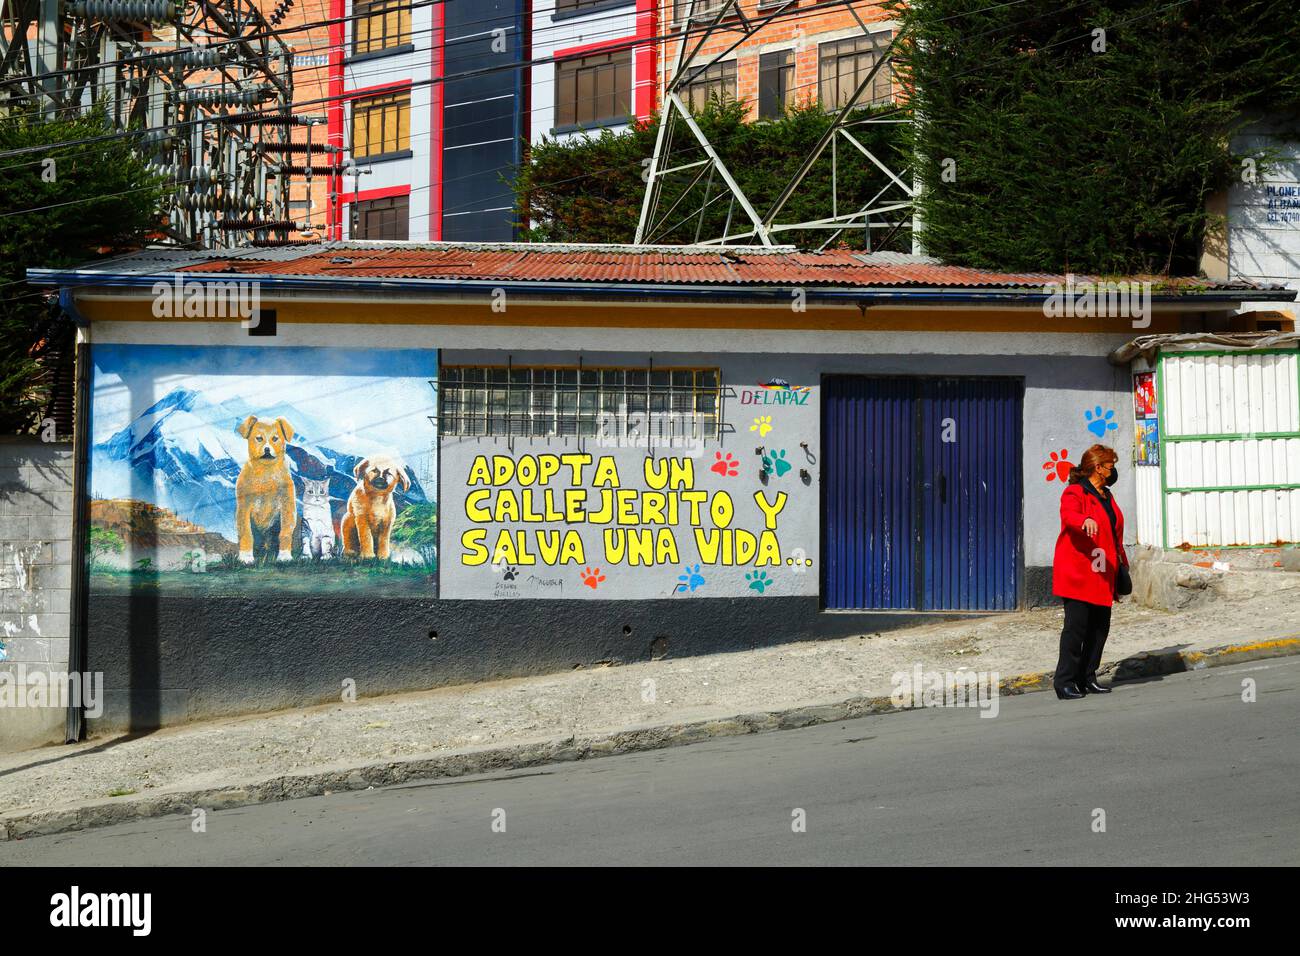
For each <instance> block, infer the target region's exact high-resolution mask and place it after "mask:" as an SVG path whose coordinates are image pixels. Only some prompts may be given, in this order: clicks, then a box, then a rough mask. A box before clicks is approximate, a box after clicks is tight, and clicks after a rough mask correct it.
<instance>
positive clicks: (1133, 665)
mask: <svg viewBox="0 0 1300 956" xmlns="http://www.w3.org/2000/svg"><path fill="white" fill-rule="evenodd" d="M1294 654H1300V635H1291V636H1287V637H1279V638H1273V639H1270V640H1266V641H1254V642H1250V643H1244V644H1225V645H1223V646H1219V647H1208V648H1196V649H1193V648H1164V649H1161V650H1157V651H1143V652H1141V653H1139V654H1135V655H1132V656H1130V657H1127V658H1124V659H1122V660H1120V661H1117V662H1115V663H1113V664H1110V665H1107V666H1106V667H1105V668H1103V669H1102V673H1103V674H1107V673H1108V674H1110V675H1111V676H1112V679H1113V680H1115V681H1118V682H1121V683H1122V682H1125V681H1129V680H1140V679H1146V678H1150V677H1156V676H1162V675H1167V674H1174V673H1182V672H1186V671H1193V670H1202V669H1205V668H1209V667H1220V666H1225V665H1229V664H1240V663H1244V662H1246V661H1252V660H1261V659H1264V658H1273V657H1287V656H1290V655H1294ZM1051 686H1052V674H1051V672H1050V671H1039V672H1031V673H1025V674H1017V675H1014V676H1011V677H1006V678H1002V679H1001V680H1000V682H999V685H998V687H999V692H1000V693H1002V694H1005V695H1018V694H1026V693H1033V692H1037V691H1042V690H1049V689H1051ZM911 709H915V708H913V707H910V706H909V707H899V706H897V705H896V704H895V703H894V702H893V700H892V699H891V698H889V697H851V698H848V699H847V700H843V701H837V702H833V703H829V704H828V703H821V704H808V705H803V706H799V707H792V708H786V709H783V710H776V711H764V712H759V713H751V714H741V715H737V716H735V717H729V718H725V717H724V718H717V717H714V718H710V719H708V720H702V721H695V722H691V723H684V724H660V725H654V726H649V727H632V728H627V729H624V730H618V731H612V732H607V733H599V734H592V735H589V736H583V737H572V736H571V737H562V738H553V739H550V740H543V741H536V742H530V743H521V744H510V745H505V746H496V747H480V748H471V749H465V750H458V751H454V752H451V753H445V754H433V755H429V756H423V757H409V758H405V759H402V760H395V761H384V762H373V761H372V762H368V763H364V764H357V765H348V766H341V767H337V766H336V767H331V768H322V769H319V770H316V771H312V772H309V773H302V774H282V775H276V776H272V777H267V778H264V779H260V780H244V781H239V782H234V783H231V784H229V785H227V786H222V787H211V788H203V789H196V790H188V791H184V790H176V791H170V792H164V793H156V794H146V795H139V796H134V797H133V798H130V799H128V798H116V799H113V800H107V801H94V802H86V803H80V804H75V805H71V806H67V807H56V808H51V809H48V810H24V811H18V812H15V813H11V814H3V815H0V841H5V840H15V839H25V838H27V837H34V836H48V835H51V834H55V833H66V832H69V831H73V830H85V829H90V828H92V827H101V826H110V825H112V824H116V823H127V822H131V821H133V820H142V819H148V818H151V817H160V816H167V815H169V814H185V815H186V816H188V815H190V814H191V813H192V812H193V810H194V809H195V808H199V807H201V808H204V809H208V810H212V809H227V808H232V807H242V806H251V805H254V804H259V803H270V802H274V801H280V800H296V799H299V798H302V797H314V796H325V795H328V794H331V793H339V792H343V791H348V790H366V789H369V788H371V787H386V786H392V785H394V784H400V783H409V782H412V781H416V780H432V779H438V778H444V777H446V778H451V777H463V776H467V775H471V774H482V773H495V772H500V771H504V770H520V769H526V768H532V767H539V766H544V765H546V764H553V763H564V762H569V761H574V760H589V759H593V758H596V757H606V756H613V755H617V754H626V753H637V752H643V751H648V750H659V749H663V748H666V747H675V746H683V745H686V744H692V743H699V742H702V741H705V740H715V739H720V738H725V737H739V736H746V735H749V734H756V733H765V732H768V731H773V730H792V729H795V728H798V727H810V726H813V725H816V724H827V723H835V722H837V721H841V720H852V719H855V718H858V717H866V716H870V715H872V714H884V713H893V712H898V711H903V710H911Z"/></svg>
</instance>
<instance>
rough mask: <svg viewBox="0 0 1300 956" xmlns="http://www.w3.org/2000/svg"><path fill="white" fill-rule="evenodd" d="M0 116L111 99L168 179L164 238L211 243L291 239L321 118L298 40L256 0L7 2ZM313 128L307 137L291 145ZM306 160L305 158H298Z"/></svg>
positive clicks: (2, 3)
mask: <svg viewBox="0 0 1300 956" xmlns="http://www.w3.org/2000/svg"><path fill="white" fill-rule="evenodd" d="M0 25H2V26H3V32H2V35H0V112H3V111H11V110H14V109H16V108H19V107H21V106H31V105H34V104H38V103H39V105H40V109H41V111H42V114H43V115H44V116H46V117H68V116H73V115H77V114H78V113H81V112H85V111H87V110H89V109H90V108H91V107H93V106H96V105H102V106H103V107H104V109H105V111H106V113H107V116H108V118H109V120H110V122H111V123H112V125H113V126H114V128H116V129H117V130H119V131H126V130H133V131H138V132H136V133H133V136H132V138H133V142H134V144H135V145H136V147H137V148H138V150H139V152H140V154H141V155H142V156H143V157H145V158H147V159H148V160H149V161H150V163H151V164H152V165H153V166H154V168H155V169H156V170H157V171H158V172H159V173H161V174H162V175H163V176H164V177H165V178H166V179H167V180H169V181H170V183H171V184H172V186H173V188H172V189H169V190H168V197H167V199H166V200H165V204H166V208H164V210H163V212H164V213H165V214H166V218H167V225H166V229H165V231H166V233H167V234H168V235H169V236H170V237H171V238H172V239H174V240H175V241H177V242H180V243H183V244H186V245H191V246H202V247H208V248H224V247H231V246H238V245H245V244H248V243H254V244H271V243H276V242H283V241H286V240H287V239H288V238H289V235H290V234H291V233H293V232H296V231H298V230H300V229H302V228H303V225H304V224H302V223H297V222H294V221H293V220H292V219H291V216H290V203H289V193H290V185H291V182H292V181H293V179H294V177H295V175H300V174H301V173H302V172H303V171H304V170H314V169H319V170H320V171H321V172H326V171H327V170H325V169H320V168H319V167H313V164H312V160H313V154H315V155H321V154H326V153H331V152H332V150H333V148H332V147H329V146H327V145H325V144H324V143H317V144H312V143H311V142H310V128H311V127H312V126H314V125H316V124H318V123H323V122H324V118H323V117H312V116H298V115H295V113H294V109H293V82H292V57H293V54H292V52H291V50H290V49H289V47H288V46H286V45H285V43H284V42H283V41H282V40H281V39H280V37H279V36H277V34H276V30H275V28H274V27H273V26H272V25H271V24H270V23H269V22H268V21H267V19H266V18H265V17H264V16H263V15H262V13H261V11H259V10H258V8H257V7H256V6H255V5H254V3H253V2H252V0H71V2H64V0H0ZM303 126H306V127H308V134H307V136H308V139H307V143H306V144H304V143H301V142H297V143H295V142H293V137H292V131H293V129H294V128H295V127H303ZM297 155H301V156H302V159H301V161H300V162H299V163H294V162H293V160H292V157H295V156H297Z"/></svg>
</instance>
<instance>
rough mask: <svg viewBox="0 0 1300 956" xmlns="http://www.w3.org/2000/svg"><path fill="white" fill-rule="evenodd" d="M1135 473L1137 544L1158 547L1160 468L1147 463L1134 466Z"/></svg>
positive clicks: (1160, 542)
mask: <svg viewBox="0 0 1300 956" xmlns="http://www.w3.org/2000/svg"><path fill="white" fill-rule="evenodd" d="M1133 470H1134V472H1136V474H1137V478H1136V486H1137V536H1138V537H1137V539H1138V544H1149V545H1152V546H1154V547H1157V548H1158V547H1160V546H1161V545H1162V544H1163V541H1162V539H1161V534H1160V469H1159V468H1153V467H1151V466H1149V465H1137V466H1135V467H1134V469H1133Z"/></svg>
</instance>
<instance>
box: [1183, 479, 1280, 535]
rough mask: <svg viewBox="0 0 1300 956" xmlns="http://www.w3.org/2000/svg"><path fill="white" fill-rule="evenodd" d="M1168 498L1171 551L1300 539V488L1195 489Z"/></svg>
mask: <svg viewBox="0 0 1300 956" xmlns="http://www.w3.org/2000/svg"><path fill="white" fill-rule="evenodd" d="M1168 498H1169V502H1168V514H1169V546H1170V547H1171V548H1177V547H1180V546H1182V545H1191V546H1192V547H1197V548H1207V547H1228V546H1231V545H1276V544H1290V543H1294V542H1296V541H1300V488H1293V489H1290V490H1277V489H1270V490H1268V491H1195V492H1191V493H1188V494H1171V495H1169V496H1168Z"/></svg>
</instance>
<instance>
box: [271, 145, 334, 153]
mask: <svg viewBox="0 0 1300 956" xmlns="http://www.w3.org/2000/svg"><path fill="white" fill-rule="evenodd" d="M257 149H258V150H259V151H260V152H263V153H307V152H312V153H315V152H321V153H341V152H343V147H342V146H330V145H329V144H328V143H311V144H307V143H258V144H257Z"/></svg>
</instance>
